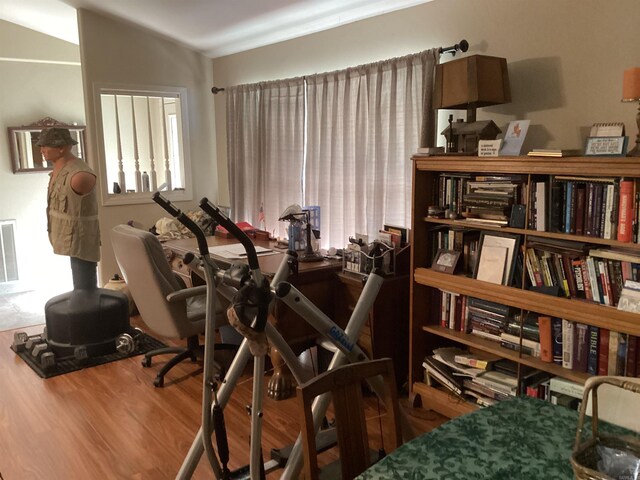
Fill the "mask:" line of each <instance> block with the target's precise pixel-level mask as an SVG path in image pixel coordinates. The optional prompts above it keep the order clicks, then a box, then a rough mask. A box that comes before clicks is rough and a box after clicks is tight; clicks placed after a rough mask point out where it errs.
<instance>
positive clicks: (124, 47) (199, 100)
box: [78, 9, 218, 281]
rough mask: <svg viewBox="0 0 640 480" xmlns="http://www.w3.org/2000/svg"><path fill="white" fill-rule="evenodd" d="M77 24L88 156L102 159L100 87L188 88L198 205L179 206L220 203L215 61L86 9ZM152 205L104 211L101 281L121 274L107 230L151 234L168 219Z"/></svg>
mask: <svg viewBox="0 0 640 480" xmlns="http://www.w3.org/2000/svg"><path fill="white" fill-rule="evenodd" d="M78 25H79V33H80V50H81V58H82V64H83V69H82V70H83V81H84V85H85V89H86V92H85V103H86V112H87V127H88V140H89V152H90V157H91V158H93V159H96V158H98V151H97V148H96V145H97V142H96V131H95V128H94V125H95V123H96V121H95V110H96V105H95V98H94V88H95V86H96V84H104V83H108V84H120V85H127V86H132V85H142V86H145V85H147V86H149V85H159V86H176V87H186V88H187V97H188V113H189V117H188V129H189V140H190V142H189V148H190V152H191V163H192V175H193V188H194V196H193V198H194V201H192V202H180V203H179V204H178V206H179V207H180V208H181V209H183V210H188V209H190V208H193V207H194V205H195V203H196V202H197V200H199V199H200V198H201V197H203V196H208V197H209V198H210V199H211V200H213V201H217V185H218V179H217V173H216V163H215V159H214V158H215V157H214V155H215V138H214V136H213V131H214V127H213V99H212V98H211V97H212V95H211V92H210V90H209V89H210V88H211V85H212V81H213V80H212V73H211V60H210V59H208V58H205V57H203V56H202V55H200V54H198V53H196V52H194V51H191V50H189V49H186V48H183V47H181V46H180V45H178V44H176V43H174V42H171V41H168V40H166V39H164V38H162V37H160V36H157V35H154V34H150V33H149V32H147V31H145V30H142V29H139V28H135V27H133V26H131V25H130V24H128V23H122V22H119V21H116V20H113V19H111V18H109V17H105V16H102V15H100V14H96V13H93V12H89V11H86V10H82V9H81V10H78ZM149 202H150V203H147V204H142V205H132V206H107V207H101V209H100V228H101V230H102V261H101V263H100V276H101V278H102V280H103V281H106V280H107V279H108V278H109V277H110V276H112V275H113V274H114V273H116V272H118V267H117V263H116V261H115V257H114V255H113V250H112V248H111V242H110V240H109V231H110V230H111V229H112V228H113V227H114V226H115V225H117V224H120V223H126V222H128V221H130V220H133V221H134V222H135V224H136V226H139V227H140V228H145V229H148V228H150V227H152V226H153V225H154V224H155V222H156V221H157V220H158V219H159V218H160V217H163V216H166V214H165V212H164V211H163V210H162V209H161V208H160V207H159V206H157V205H156V204H155V203H152V202H151V200H149Z"/></svg>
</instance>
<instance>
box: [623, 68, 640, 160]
mask: <svg viewBox="0 0 640 480" xmlns="http://www.w3.org/2000/svg"><path fill="white" fill-rule="evenodd" d="M622 101H623V102H640V67H635V68H629V69H627V70H625V71H624V77H623V80H622ZM636 124H637V125H638V135H637V136H636V146H635V147H634V148H633V150H631V151H630V152H629V153H628V154H627V156H629V157H640V103H638V114H637V115H636Z"/></svg>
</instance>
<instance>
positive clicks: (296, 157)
mask: <svg viewBox="0 0 640 480" xmlns="http://www.w3.org/2000/svg"><path fill="white" fill-rule="evenodd" d="M226 95H227V108H226V110H227V159H228V165H229V194H230V199H231V215H232V218H233V219H234V220H235V221H248V222H250V223H251V224H253V225H255V226H257V227H262V228H265V229H266V230H268V231H269V232H271V233H273V234H275V235H276V236H286V227H287V225H286V224H284V223H283V222H278V217H279V216H280V214H281V213H282V212H283V211H284V209H285V208H286V207H287V206H289V205H291V204H292V203H300V204H301V203H302V169H303V155H304V79H303V78H295V79H289V80H282V81H274V82H263V83H258V84H252V85H239V86H236V87H230V88H228V89H227V92H226ZM261 208H262V209H263V211H264V221H261V218H260V209H261Z"/></svg>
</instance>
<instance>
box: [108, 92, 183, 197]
mask: <svg viewBox="0 0 640 480" xmlns="http://www.w3.org/2000/svg"><path fill="white" fill-rule="evenodd" d="M97 95H98V100H99V101H98V102H97V106H98V107H97V108H98V112H97V117H98V119H99V122H100V124H99V129H100V130H101V132H102V135H100V136H99V137H100V143H101V148H100V150H99V154H100V169H101V175H100V178H101V181H102V182H103V184H102V201H103V205H122V204H133V203H146V202H150V201H151V192H154V191H156V190H159V191H162V192H163V194H165V195H166V196H167V197H169V198H170V199H172V200H191V199H192V198H193V197H192V192H191V172H190V162H189V155H188V141H186V139H187V138H188V136H187V132H186V127H185V126H186V123H187V122H186V121H184V119H185V118H186V105H187V102H186V89H185V88H164V87H162V88H161V87H157V88H156V87H149V88H146V87H145V88H144V89H136V88H127V89H125V88H116V87H108V86H105V87H101V88H98V89H97Z"/></svg>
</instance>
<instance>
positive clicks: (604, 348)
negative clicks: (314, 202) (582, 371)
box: [598, 328, 609, 375]
mask: <svg viewBox="0 0 640 480" xmlns="http://www.w3.org/2000/svg"><path fill="white" fill-rule="evenodd" d="M608 373H609V330H607V329H606V328H601V329H600V345H599V347H598V375H608Z"/></svg>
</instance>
